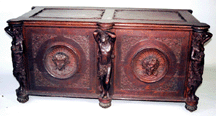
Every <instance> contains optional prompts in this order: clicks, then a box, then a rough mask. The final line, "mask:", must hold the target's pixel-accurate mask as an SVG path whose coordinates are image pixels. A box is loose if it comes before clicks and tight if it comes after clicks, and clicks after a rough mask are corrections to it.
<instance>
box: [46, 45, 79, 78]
mask: <svg viewBox="0 0 216 116" xmlns="http://www.w3.org/2000/svg"><path fill="white" fill-rule="evenodd" d="M77 62H78V59H77V55H76V54H75V53H74V52H73V50H72V49H70V48H68V47H66V46H63V45H57V46H53V47H51V48H49V49H48V50H47V51H46V53H45V55H44V62H43V63H44V66H45V68H46V70H47V72H48V73H49V74H50V75H51V76H52V77H54V78H58V79H66V78H69V77H71V76H72V75H73V74H75V72H76V70H77V68H78V63H77Z"/></svg>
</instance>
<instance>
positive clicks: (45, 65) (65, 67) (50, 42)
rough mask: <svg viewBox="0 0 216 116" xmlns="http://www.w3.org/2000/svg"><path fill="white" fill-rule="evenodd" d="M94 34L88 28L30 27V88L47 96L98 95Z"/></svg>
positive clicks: (27, 33) (27, 35)
mask: <svg viewBox="0 0 216 116" xmlns="http://www.w3.org/2000/svg"><path fill="white" fill-rule="evenodd" d="M93 31H94V30H93V29H86V28H85V29H84V28H55V27H26V28H25V35H26V37H25V42H26V45H27V46H26V47H28V49H27V54H26V57H27V58H28V61H29V62H28V67H29V72H30V73H29V77H28V79H29V85H30V86H29V89H30V90H31V91H41V92H43V91H44V92H47V93H49V92H57V93H68V94H72V93H73V94H74V95H75V94H76V93H77V94H80V96H79V95H78V97H83V96H82V95H81V94H82V93H83V95H85V96H86V95H87V94H88V93H94V94H95V93H96V87H97V84H96V82H95V79H94V78H96V54H95V53H96V52H95V51H96V50H95V42H94V38H93V35H92V32H93ZM62 95H65V94H62ZM75 96H76V97H77V95H75ZM71 97H73V95H72V96H71ZM88 97H92V96H91V95H88Z"/></svg>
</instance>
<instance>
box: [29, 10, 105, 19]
mask: <svg viewBox="0 0 216 116" xmlns="http://www.w3.org/2000/svg"><path fill="white" fill-rule="evenodd" d="M103 13H104V10H99V9H98V10H97V9H54V8H46V9H43V10H41V11H40V12H38V13H36V14H34V15H33V16H31V18H53V19H101V18H102V15H103Z"/></svg>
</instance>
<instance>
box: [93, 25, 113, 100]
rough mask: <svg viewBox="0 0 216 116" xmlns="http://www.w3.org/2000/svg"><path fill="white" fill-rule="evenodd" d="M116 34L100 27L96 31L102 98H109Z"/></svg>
mask: <svg viewBox="0 0 216 116" xmlns="http://www.w3.org/2000/svg"><path fill="white" fill-rule="evenodd" d="M115 37H116V36H115V34H114V33H112V32H108V31H102V30H100V29H98V30H96V31H95V32H94V38H95V41H96V42H97V44H98V48H99V51H98V77H99V79H100V89H101V96H100V97H101V98H103V99H109V92H108V91H109V88H110V77H111V70H112V60H111V59H112V52H113V46H114V42H115Z"/></svg>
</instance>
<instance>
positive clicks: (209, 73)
mask: <svg viewBox="0 0 216 116" xmlns="http://www.w3.org/2000/svg"><path fill="white" fill-rule="evenodd" d="M32 6H95V7H135V8H169V9H192V10H193V15H194V16H195V17H196V18H197V19H198V20H199V21H200V22H204V23H207V24H209V25H210V26H211V28H210V32H211V33H212V34H213V35H215V36H213V37H212V39H211V41H210V42H208V43H207V44H206V46H205V54H206V56H205V70H204V75H203V78H204V80H203V84H202V85H201V87H200V88H199V89H198V91H197V95H198V96H199V97H200V100H199V105H198V110H197V111H195V112H193V113H191V112H188V111H187V110H185V108H184V105H185V104H184V103H172V102H148V101H119V100H113V101H112V106H111V107H110V108H108V109H102V108H100V107H99V105H98V100H95V99H75V98H58V97H36V96H30V100H29V101H28V102H27V103H25V104H21V103H18V102H17V101H16V95H15V89H17V88H18V86H19V85H18V83H17V81H16V79H15V78H14V77H13V76H12V62H11V52H10V46H11V40H12V39H11V37H10V36H8V35H7V34H6V33H5V32H4V27H6V26H7V23H6V21H7V20H9V19H11V18H16V17H18V16H20V15H22V14H24V13H26V12H28V11H29V10H30V9H31V7H32ZM215 6H216V1H215V0H178V1H176V0H148V1H144V0H142V1H141V0H140V1H139V0H124V1H123V0H122V1H121V0H106V1H105V0H70V1H69V0H58V2H57V0H52V1H51V0H50V1H46V0H35V1H31V0H0V116H9V115H10V116H14V115H23V116H26V115H32V114H33V115H92V116H93V115H96V116H97V115H122V116H123V115H153V116H154V115H167V116H171V115H177V116H178V115H194V116H198V115H200V116H203V115H206V116H213V115H216V105H215V104H216V90H215V88H216V85H215V84H214V83H216V77H215V75H216V62H215V59H216V55H215V53H216V49H215V45H216V23H215V22H216V21H215V19H216V12H215V11H216V7H215Z"/></svg>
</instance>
